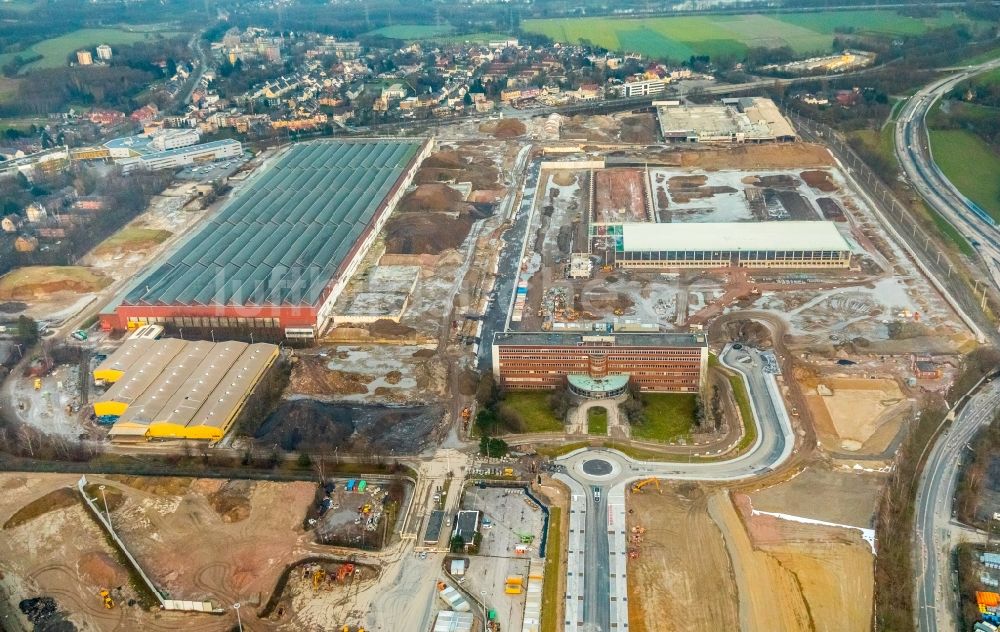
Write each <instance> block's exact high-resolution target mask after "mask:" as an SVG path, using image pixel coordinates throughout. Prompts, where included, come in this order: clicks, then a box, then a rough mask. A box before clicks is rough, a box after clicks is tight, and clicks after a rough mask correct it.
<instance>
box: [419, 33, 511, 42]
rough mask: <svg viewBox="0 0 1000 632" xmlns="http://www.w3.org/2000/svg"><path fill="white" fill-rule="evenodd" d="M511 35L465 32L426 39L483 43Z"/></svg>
mask: <svg viewBox="0 0 1000 632" xmlns="http://www.w3.org/2000/svg"><path fill="white" fill-rule="evenodd" d="M509 37H512V36H511V35H508V34H506V33H489V32H483V33H465V34H463V35H431V36H430V37H427V38H426V39H427V40H429V41H432V42H439V43H441V44H464V43H466V42H470V43H476V44H483V43H486V42H492V41H497V40H505V39H507V38H509Z"/></svg>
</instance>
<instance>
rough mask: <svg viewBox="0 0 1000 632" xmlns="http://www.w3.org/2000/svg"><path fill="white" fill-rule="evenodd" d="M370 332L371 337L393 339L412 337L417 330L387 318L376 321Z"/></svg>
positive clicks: (369, 326) (370, 327)
mask: <svg viewBox="0 0 1000 632" xmlns="http://www.w3.org/2000/svg"><path fill="white" fill-rule="evenodd" d="M368 331H369V332H370V333H371V335H373V336H377V337H379V338H393V337H406V336H410V335H412V334H413V332H415V331H416V329H414V328H413V327H408V326H406V325H402V324H400V323H397V322H395V321H392V320H389V319H387V318H382V319H380V320H376V321H375V322H374V323H372V324H371V325H368ZM391 383H392V382H390V384H391Z"/></svg>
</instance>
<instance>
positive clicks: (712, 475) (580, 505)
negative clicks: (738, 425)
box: [556, 346, 794, 632]
mask: <svg viewBox="0 0 1000 632" xmlns="http://www.w3.org/2000/svg"><path fill="white" fill-rule="evenodd" d="M719 360H720V361H721V362H722V363H723V364H724V365H726V366H727V367H729V368H731V369H733V370H735V371H737V372H739V373H741V374H742V375H743V376H744V377H745V378H746V382H745V383H746V385H747V387H748V389H747V390H748V393H749V395H750V400H751V406H752V408H753V411H754V423H755V425H756V427H757V437H756V439H755V441H754V443H753V445H752V446H751V447H750V449H749V450H748V451H747V452H746V453H744V454H743V455H741V456H739V457H737V458H734V459H730V460H727V461H716V462H699V463H693V462H692V463H668V462H654V461H638V460H635V459H632V458H630V457H628V456H626V455H624V454H622V453H621V452H618V451H616V450H608V449H603V448H601V449H594V448H584V449H581V450H577V451H575V452H572V453H570V454H568V455H566V456H564V457H561V458H559V459H557V460H556V465H557V466H558V467H559V469H560V473H559V474H557V478H563V479H565V478H569V479H571V480H572V482H573V483H574V485H572V487H573V488H574V493H573V494H572V500H571V506H570V510H571V511H572V512H574V513H577V512H582V513H584V514H585V519H586V522H585V524H586V532H585V534H584V542H583V552H584V555H583V556H577V555H574V554H573V553H572V552H571V554H570V556H569V559H568V563H567V574H568V577H567V586H570V587H571V589H570V591H568V592H569V594H568V595H567V597H568V598H570V599H572V598H573V597H576V596H579V597H580V598H582V601H583V603H582V604H581V607H580V608H579V610H577V612H579V617H578V619H577V620H572V618H571V617H570V616H569V615H567V622H566V623H565V627H564V630H565V631H566V632H609V630H611V627H610V620H611V612H612V611H617V608H616V606H617V605H618V604H626V603H627V597H628V595H627V584H626V582H625V581H624V578H618V580H617V581H611V577H610V575H611V571H610V569H611V567H612V561H613V558H614V559H618V556H622V555H624V554H625V552H626V550H627V534H626V533H625V530H624V524H625V511H626V509H625V503H624V502H623V501H624V497H625V491H626V488H627V486H628V485H630V484H631V483H632V482H633V481H636V480H639V479H643V478H649V477H656V478H661V479H674V480H704V481H724V480H741V479H745V478H750V477H753V476H757V475H760V474H764V473H766V472H769V471H771V470H773V469H774V468H776V467H778V466H779V465H780V464H781V463H783V462H784V461H785V460H786V459H787V458H788V457H789V456H790V455H791V453H792V450H793V448H794V435H793V430H792V427H791V421H790V420H789V418H788V414H787V412H786V411H785V406H784V402H783V400H782V398H781V395H780V392H779V391H778V386H777V382H776V381H775V377H774V375H772V374H769V373H767V372H766V368H765V367H766V363H765V361H764V358H763V355H762V354H761V352H760V351H758V350H756V349H752V348H747V347H742V348H740V349H735V348H733V347H732V346H727V347H726V348H725V349H723V351H722V353H721V354H720V355H719ZM595 460H602V461H605V462H607V464H608V465H609V466H610V471H609V472H608V473H601V474H593V473H591V472H588V471H587V470H586V469H585V467H584V466H585V464H586V463H587V462H588V461H595ZM595 486H596V487H598V488H600V490H601V500H600V502H597V501H596V500H595V498H594V494H593V487H595ZM580 488H583V489H585V490H586V494H581V493H579V492H578V490H579V489H580ZM615 499H618V500H615ZM609 500H611V501H612V502H609ZM571 539H572V534H571ZM580 576H582V577H583V586H582V590H579V593H580V594H579V595H577V594H576V592H575V591H574V590H573V589H572V587H573V586H576V584H575V580H574V579H573V578H577V577H580ZM567 612H569V610H567Z"/></svg>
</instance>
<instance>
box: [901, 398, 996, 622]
mask: <svg viewBox="0 0 1000 632" xmlns="http://www.w3.org/2000/svg"><path fill="white" fill-rule="evenodd" d="M998 405H1000V384H998V383H997V382H996V381H994V382H991V383H989V384H985V385H984V387H983V388H982V389H980V390H979V392H978V393H976V394H975V395H973V396H972V397H971V398H970V399H969V401H968V402H966V404H965V406H964V407H963V408H962V410H961V411H960V412H959V413H958V414H957V415H956V417H955V421H954V422H953V423H952V425H951V427H950V428H949V429H948V430H947V431H946V432H945V433H944V434H943V435H942V436H941V438H940V439H938V441H937V443H936V444H935V445H934V447H933V448H932V449H931V452H930V455H929V456H928V458H927V463H926V465H925V466H924V471H923V474H922V475H921V477H920V486H919V488H918V489H917V499H916V533H915V541H916V542H915V544H916V546H917V547H918V548H917V555H916V558H917V567H916V569H915V570H916V576H917V586H916V590H917V602H916V615H917V628H918V629H919V630H921V631H922V632H936V631H937V630H955V629H957V627H956V626H957V621H956V620H955V613H956V612H957V604H956V602H955V599H954V597H955V593H954V589H953V584H952V582H951V581H950V575H951V573H950V572H949V567H950V564H949V560H950V559H951V551H952V548H953V547H954V545H956V544H958V542H959V541H960V540H963V539H964V540H969V539H975V538H974V535H975V532H974V531H973V532H970V530H969V529H968V528H967V527H963V526H961V525H956V524H954V523H953V522H952V501H953V500H954V497H955V483H956V481H957V479H958V464H959V463H960V462H961V460H962V456H963V452H964V451H965V450H967V449H969V447H968V444H969V441H970V440H971V439H972V437H973V436H974V435H975V434H976V432H978V431H979V429H980V428H982V427H983V426H985V425H988V424H989V423H990V421H991V420H992V419H993V415H994V412H995V411H996V408H997V406H998Z"/></svg>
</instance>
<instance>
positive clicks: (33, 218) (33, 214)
mask: <svg viewBox="0 0 1000 632" xmlns="http://www.w3.org/2000/svg"><path fill="white" fill-rule="evenodd" d="M24 216H25V217H27V218H28V223H29V224H37V223H39V222H44V221H45V220H46V219H48V217H49V213H48V211H46V210H45V207H44V206H42V205H41V204H39V203H38V202H32V203H31V204H29V205H28V207H27V208H25V209H24Z"/></svg>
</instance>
